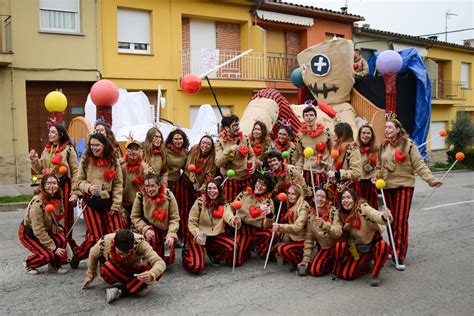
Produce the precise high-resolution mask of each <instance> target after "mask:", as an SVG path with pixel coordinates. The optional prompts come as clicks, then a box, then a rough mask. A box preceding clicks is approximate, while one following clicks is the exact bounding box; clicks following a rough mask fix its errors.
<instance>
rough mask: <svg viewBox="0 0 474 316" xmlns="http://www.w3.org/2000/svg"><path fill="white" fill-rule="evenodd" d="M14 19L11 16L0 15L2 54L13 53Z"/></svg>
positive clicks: (0, 50) (0, 46) (0, 48)
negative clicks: (12, 25) (12, 24)
mask: <svg viewBox="0 0 474 316" xmlns="http://www.w3.org/2000/svg"><path fill="white" fill-rule="evenodd" d="M11 22H12V18H11V16H10V15H0V53H3V54H10V53H12V27H11Z"/></svg>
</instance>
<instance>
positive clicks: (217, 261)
mask: <svg viewBox="0 0 474 316" xmlns="http://www.w3.org/2000/svg"><path fill="white" fill-rule="evenodd" d="M207 256H208V257H209V260H211V264H212V265H213V266H214V267H220V266H221V262H220V261H219V260H217V259H216V258H214V256H212V255H210V254H209V253H207Z"/></svg>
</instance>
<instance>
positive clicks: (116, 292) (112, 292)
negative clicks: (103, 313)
mask: <svg viewBox="0 0 474 316" xmlns="http://www.w3.org/2000/svg"><path fill="white" fill-rule="evenodd" d="M105 296H106V298H107V303H109V304H110V303H112V302H113V301H115V300H118V299H119V298H120V296H122V291H121V290H120V289H117V288H116V287H111V288H110V289H107V290H105Z"/></svg>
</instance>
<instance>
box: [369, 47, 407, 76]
mask: <svg viewBox="0 0 474 316" xmlns="http://www.w3.org/2000/svg"><path fill="white" fill-rule="evenodd" d="M402 66H403V60H402V56H400V54H399V53H397V52H396V51H394V50H385V51H383V52H381V53H380V55H379V57H377V60H376V61H375V67H376V68H377V71H378V72H380V73H381V74H382V75H385V74H389V73H394V74H396V73H398V72H399V71H400V69H402Z"/></svg>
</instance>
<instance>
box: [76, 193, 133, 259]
mask: <svg viewBox="0 0 474 316" xmlns="http://www.w3.org/2000/svg"><path fill="white" fill-rule="evenodd" d="M82 207H83V208H84V213H83V215H84V220H85V221H86V239H85V240H84V241H83V242H82V244H81V245H80V246H79V247H77V248H76V249H75V250H74V255H75V256H76V257H77V258H78V259H79V260H83V259H86V258H87V257H88V256H89V250H90V249H91V248H92V247H93V246H94V245H95V243H96V242H97V241H98V240H99V239H100V237H102V236H104V235H106V234H111V233H115V232H116V231H117V230H119V229H122V228H125V227H127V218H126V216H125V214H122V213H119V212H112V214H110V213H111V212H110V209H106V210H104V211H97V210H94V209H92V208H91V207H90V206H88V205H87V204H86V203H85V202H83V203H82Z"/></svg>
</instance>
